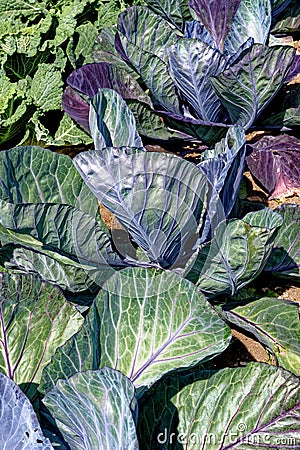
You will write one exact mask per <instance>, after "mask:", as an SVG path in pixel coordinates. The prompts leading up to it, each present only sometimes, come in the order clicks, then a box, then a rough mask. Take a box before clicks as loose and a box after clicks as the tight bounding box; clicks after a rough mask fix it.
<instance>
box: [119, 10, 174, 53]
mask: <svg viewBox="0 0 300 450" xmlns="http://www.w3.org/2000/svg"><path fill="white" fill-rule="evenodd" d="M118 31H119V37H120V40H121V42H122V45H123V48H124V50H125V53H126V54H127V42H129V43H131V44H133V45H134V46H135V47H138V49H139V50H140V51H142V52H146V53H151V54H154V55H156V56H158V57H159V58H160V59H162V60H163V61H165V62H167V58H168V56H167V53H166V49H167V48H168V47H169V46H170V45H172V44H174V43H175V42H176V41H177V39H178V35H177V33H176V32H175V30H174V28H173V27H171V25H170V24H169V23H168V22H167V21H166V20H164V19H163V18H162V17H160V16H158V15H157V14H155V13H153V12H152V11H151V10H150V9H149V8H147V7H145V6H132V7H131V8H127V9H126V10H125V11H123V12H122V13H121V14H119V17H118ZM129 59H130V61H131V58H129Z"/></svg>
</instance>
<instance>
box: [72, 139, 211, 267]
mask: <svg viewBox="0 0 300 450" xmlns="http://www.w3.org/2000/svg"><path fill="white" fill-rule="evenodd" d="M73 162H74V164H75V166H76V167H77V169H78V171H79V173H80V174H81V176H82V177H83V179H84V181H85V182H86V183H87V185H88V187H89V188H90V189H91V191H92V192H93V193H94V195H96V197H97V198H98V199H99V200H100V201H101V202H102V203H103V204H104V205H105V206H106V207H107V208H108V209H109V210H110V211H111V212H112V213H113V214H115V216H116V217H117V219H118V220H119V222H120V223H121V224H122V225H123V226H124V227H125V229H126V230H128V232H129V233H130V234H131V236H132V238H133V240H134V241H135V242H136V243H137V244H138V245H139V246H140V247H141V248H142V249H143V251H144V252H145V253H146V255H147V256H148V258H149V259H150V261H151V262H152V263H153V264H158V265H161V266H162V267H164V268H167V267H173V268H174V265H176V266H178V267H182V266H184V264H185V261H186V259H187V258H189V256H190V255H191V253H192V252H193V251H194V250H193V247H194V245H195V243H196V241H197V233H198V232H199V230H200V229H201V228H202V226H203V217H204V214H205V213H206V204H207V201H208V193H209V190H210V184H209V182H208V180H207V178H206V176H205V175H204V174H203V173H202V172H201V171H200V169H199V168H198V167H196V166H195V165H194V164H192V163H190V162H188V161H185V160H183V159H182V158H178V157H177V156H174V155H171V154H165V153H151V152H145V151H142V150H138V149H134V148H123V149H122V148H120V149H116V148H115V149H113V148H110V149H105V150H103V151H101V152H97V151H88V152H83V153H81V154H79V155H78V156H77V157H75V158H74V159H73ZM124 256H125V257H126V255H124Z"/></svg>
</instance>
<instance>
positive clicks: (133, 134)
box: [90, 88, 143, 150]
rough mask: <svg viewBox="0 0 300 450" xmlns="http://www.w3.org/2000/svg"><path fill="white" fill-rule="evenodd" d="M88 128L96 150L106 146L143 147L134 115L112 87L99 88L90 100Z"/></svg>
mask: <svg viewBox="0 0 300 450" xmlns="http://www.w3.org/2000/svg"><path fill="white" fill-rule="evenodd" d="M90 130H91V135H92V137H93V141H94V146H95V149H96V150H102V149H103V148H106V147H126V146H128V147H137V148H141V147H143V143H142V140H141V138H140V136H139V134H138V132H137V129H136V122H135V118H134V115H133V114H132V112H131V111H130V109H129V108H128V107H127V105H126V103H125V101H124V100H123V99H122V97H121V96H120V95H119V94H118V93H117V92H116V91H113V90H112V89H104V88H103V89H99V91H98V94H96V95H95V96H94V97H93V98H92V101H91V108H90Z"/></svg>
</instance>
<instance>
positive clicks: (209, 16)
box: [189, 0, 241, 51]
mask: <svg viewBox="0 0 300 450" xmlns="http://www.w3.org/2000/svg"><path fill="white" fill-rule="evenodd" d="M240 3H241V0H229V1H228V0H189V6H190V8H192V9H193V10H194V11H195V12H196V14H197V16H198V17H199V20H200V21H201V22H202V23H203V25H204V26H205V28H206V29H207V30H208V31H209V32H210V34H211V36H212V38H213V40H214V42H215V44H216V46H217V48H218V49H219V50H221V51H222V50H223V46H224V42H225V39H226V37H227V35H228V32H229V30H230V27H231V24H232V21H233V18H234V16H235V13H236V11H237V9H238V7H239V5H240Z"/></svg>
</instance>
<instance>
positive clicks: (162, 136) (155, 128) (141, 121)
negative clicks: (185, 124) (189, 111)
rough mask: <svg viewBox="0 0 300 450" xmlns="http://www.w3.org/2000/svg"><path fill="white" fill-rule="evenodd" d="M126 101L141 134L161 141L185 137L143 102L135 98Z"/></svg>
mask: <svg viewBox="0 0 300 450" xmlns="http://www.w3.org/2000/svg"><path fill="white" fill-rule="evenodd" d="M126 103H127V105H128V107H129V108H130V110H131V111H132V113H133V115H134V117H135V120H136V127H137V130H138V132H139V134H140V135H141V136H146V137H149V138H151V139H157V140H163V141H167V140H176V139H177V140H178V139H182V137H185V136H184V134H183V133H182V134H180V133H179V132H177V131H175V130H172V129H170V128H168V126H167V124H166V123H165V120H164V119H163V118H162V117H161V116H159V114H158V113H156V112H155V111H154V110H153V109H152V108H150V106H148V105H146V104H145V103H141V102H139V101H137V100H127V102H126ZM186 137H187V138H188V139H189V138H190V136H186Z"/></svg>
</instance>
